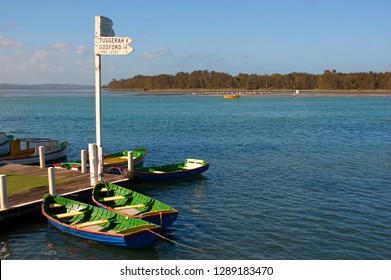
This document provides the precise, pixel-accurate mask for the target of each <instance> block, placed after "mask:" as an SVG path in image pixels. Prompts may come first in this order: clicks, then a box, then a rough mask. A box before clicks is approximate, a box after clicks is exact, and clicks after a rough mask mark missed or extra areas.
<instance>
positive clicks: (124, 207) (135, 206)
mask: <svg viewBox="0 0 391 280" xmlns="http://www.w3.org/2000/svg"><path fill="white" fill-rule="evenodd" d="M144 206H145V204H137V205H126V206H118V207H114V208H113V209H114V210H124V209H132V208H140V207H144Z"/></svg>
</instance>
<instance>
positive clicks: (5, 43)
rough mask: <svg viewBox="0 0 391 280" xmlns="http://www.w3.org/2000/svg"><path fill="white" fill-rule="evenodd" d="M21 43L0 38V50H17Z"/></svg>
mask: <svg viewBox="0 0 391 280" xmlns="http://www.w3.org/2000/svg"><path fill="white" fill-rule="evenodd" d="M21 46H22V43H21V42H19V41H15V40H12V39H10V38H3V37H1V36H0V48H19V47H21Z"/></svg>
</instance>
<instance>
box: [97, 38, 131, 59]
mask: <svg viewBox="0 0 391 280" xmlns="http://www.w3.org/2000/svg"><path fill="white" fill-rule="evenodd" d="M131 42H132V39H130V38H129V37H95V49H94V52H95V54H109V55H127V54H129V53H131V52H132V51H133V48H132V47H131V46H129V44H130V43H131Z"/></svg>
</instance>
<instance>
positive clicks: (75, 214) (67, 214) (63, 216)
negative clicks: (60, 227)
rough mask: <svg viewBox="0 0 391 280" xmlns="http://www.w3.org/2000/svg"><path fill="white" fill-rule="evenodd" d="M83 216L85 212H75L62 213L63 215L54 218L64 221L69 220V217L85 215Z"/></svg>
mask: <svg viewBox="0 0 391 280" xmlns="http://www.w3.org/2000/svg"><path fill="white" fill-rule="evenodd" d="M83 214H84V212H79V211H75V212H67V213H61V214H57V215H54V216H55V217H56V218H58V219H62V218H69V217H73V216H78V215H83Z"/></svg>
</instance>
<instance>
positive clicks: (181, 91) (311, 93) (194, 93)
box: [110, 89, 391, 97]
mask: <svg viewBox="0 0 391 280" xmlns="http://www.w3.org/2000/svg"><path fill="white" fill-rule="evenodd" d="M110 92H112V93H114V94H115V93H116V92H133V93H134V94H133V95H136V96H179V95H181V96H223V95H225V94H230V93H235V94H240V95H241V96H265V97H266V96H292V97H293V96H296V97H305V96H356V97H359V96H377V97H391V91H386V90H373V91H368V90H362V91H358V90H333V91H332V90H327V91H326V90H314V91H312V90H305V91H304V90H303V91H299V93H296V94H294V93H293V91H292V90H278V91H248V90H202V91H201V90H198V91H189V90H184V89H176V90H153V91H152V90H151V91H133V90H132V91H129V90H120V91H117V90H115V91H113V90H110Z"/></svg>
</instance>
